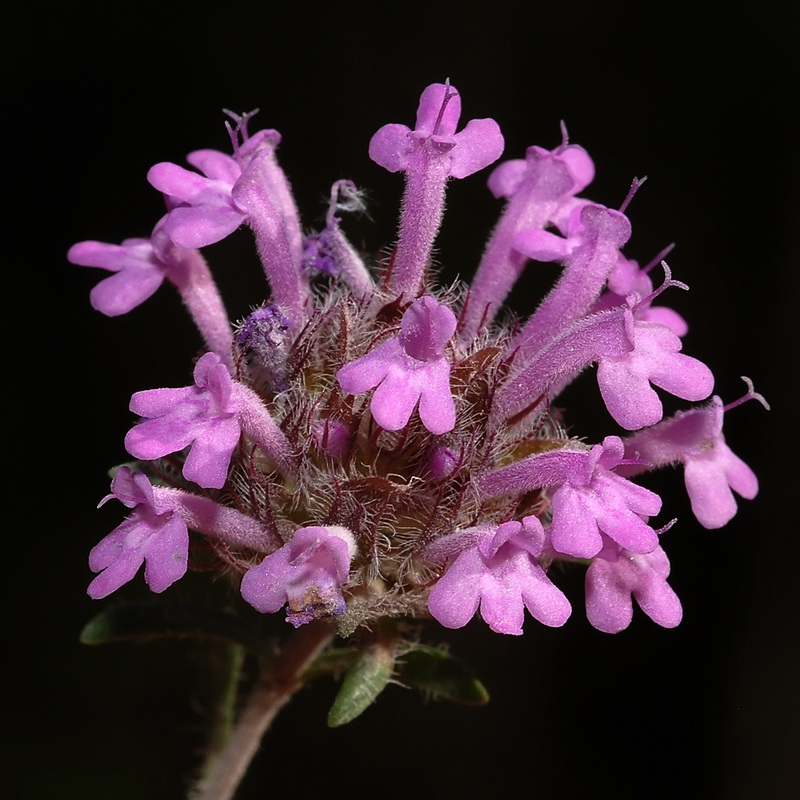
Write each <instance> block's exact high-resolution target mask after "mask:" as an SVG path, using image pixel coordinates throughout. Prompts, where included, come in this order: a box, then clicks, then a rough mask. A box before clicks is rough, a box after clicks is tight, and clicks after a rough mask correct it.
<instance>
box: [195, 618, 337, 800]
mask: <svg viewBox="0 0 800 800" xmlns="http://www.w3.org/2000/svg"><path fill="white" fill-rule="evenodd" d="M334 634H335V630H334V628H333V627H332V626H330V625H329V624H328V623H327V621H323V620H318V621H316V622H312V623H309V624H308V625H304V626H303V627H302V628H300V629H299V630H297V631H296V632H295V633H294V634H293V635H292V636H291V638H290V639H289V641H288V642H287V644H286V646H285V647H284V648H283V650H282V651H281V653H280V655H279V656H278V658H277V659H276V660H275V662H274V664H273V668H272V669H271V670H270V671H269V672H263V673H262V674H261V675H260V676H259V678H258V680H257V682H256V685H255V686H254V687H253V689H252V691H251V693H250V696H249V697H248V699H247V702H246V704H245V706H244V708H243V709H242V713H241V715H240V717H239V720H238V721H237V723H236V725H235V727H234V729H233V732H232V734H231V736H230V737H229V739H228V743H227V745H226V746H225V748H224V749H223V750H222V752H221V753H220V754H219V756H218V757H217V759H216V760H215V761H214V762H213V764H211V767H210V769H209V771H208V774H207V775H206V776H205V777H204V778H203V779H202V780H201V781H200V784H199V785H198V786H197V787H196V789H195V791H194V793H193V794H192V795H191V797H192V798H193V800H231V798H232V797H233V796H234V793H235V792H236V789H237V788H238V786H239V784H240V783H241V781H242V778H243V777H244V774H245V772H246V771H247V767H248V766H249V764H250V762H251V761H252V759H253V756H255V754H256V752H257V751H258V747H259V745H260V743H261V738H262V736H263V735H264V733H266V731H267V729H268V728H269V726H270V724H271V723H272V720H273V719H275V716H276V715H277V714H278V712H279V711H280V710H281V708H283V706H284V705H286V703H288V702H289V700H290V699H291V697H292V695H293V694H294V693H295V692H296V691H297V690H298V689H299V688H300V687H301V686H302V675H303V673H304V672H305V671H306V669H308V667H309V666H310V665H311V664H312V662H313V661H314V659H315V658H316V657H317V656H318V655H319V653H320V652H321V651H322V650H323V649H324V648H325V647H326V646H327V645H328V643H329V642H330V641H331V639H333V637H334Z"/></svg>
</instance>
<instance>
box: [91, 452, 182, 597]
mask: <svg viewBox="0 0 800 800" xmlns="http://www.w3.org/2000/svg"><path fill="white" fill-rule="evenodd" d="M111 498H116V499H117V500H119V501H120V502H121V503H123V504H124V505H126V506H127V507H128V508H132V509H133V513H132V514H131V515H130V516H129V517H128V518H127V519H126V520H125V521H124V522H123V523H122V524H121V525H118V526H117V527H116V528H115V529H114V530H113V531H112V532H111V533H110V534H109V535H108V536H106V537H105V539H103V540H102V541H100V542H99V543H98V544H97V545H95V547H94V548H93V549H92V551H91V553H89V567H90V569H91V570H92V572H99V573H100V574H99V575H98V576H97V577H96V578H95V579H94V580H93V581H92V582H91V583H90V584H89V589H88V593H89V597H91V598H92V599H93V600H99V599H101V598H103V597H106V596H107V595H109V594H111V593H112V592H114V591H116V590H117V589H119V587H120V586H122V585H123V584H125V583H127V582H128V581H130V580H131V579H132V578H133V577H134V575H136V573H137V572H138V571H139V567H141V566H142V564H143V563H144V564H145V572H144V579H145V581H147V585H148V586H149V587H150V588H151V589H152V590H153V591H154V592H163V591H164V590H165V589H166V588H168V587H169V586H171V585H172V584H173V583H174V582H175V581H177V580H178V579H179V578H182V577H183V575H184V574H185V572H186V565H187V562H188V558H189V531H188V529H187V527H186V523H185V522H184V521H183V518H182V517H181V516H180V514H178V513H176V512H175V511H174V510H173V509H171V508H170V507H169V506H168V505H167V506H165V504H164V503H159V502H157V501H156V499H155V497H154V495H153V487H152V486H151V485H150V481H149V480H148V479H147V476H146V475H144V474H143V473H141V472H136V473H132V472H131V470H130V469H129V468H128V467H120V468H119V469H118V470H117V473H116V474H115V475H114V480H113V481H112V482H111V494H109V495H108V496H107V497H105V498H103V500H102V501H101V503H100V505H103V503H106V502H107V501H108V500H110V499H111Z"/></svg>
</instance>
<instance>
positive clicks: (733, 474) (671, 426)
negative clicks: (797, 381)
mask: <svg viewBox="0 0 800 800" xmlns="http://www.w3.org/2000/svg"><path fill="white" fill-rule="evenodd" d="M742 380H743V381H744V382H745V383H746V384H747V393H746V394H745V395H744V396H743V397H741V398H739V399H738V400H735V401H734V402H732V403H729V404H728V405H723V404H722V400H720V398H719V397H716V396H715V397H712V398H711V403H710V404H708V405H706V406H703V407H701V408H693V409H691V410H690V411H679V412H678V413H677V414H675V416H673V417H671V418H670V419H666V420H664V421H663V422H661V423H659V424H658V425H655V426H654V427H652V428H648V429H647V430H644V431H641V432H639V433H636V434H634V435H633V436H631V437H630V438H628V439H626V441H625V452H626V454H627V455H628V456H629V457H635V458H638V459H641V461H642V462H643V464H644V465H645V466H641V465H639V466H637V465H633V466H629V467H626V468H625V470H626V474H630V475H635V474H637V473H639V472H643V471H644V470H645V469H654V468H657V467H662V466H667V465H669V464H676V463H682V464H683V475H684V480H685V482H686V491H687V493H688V494H689V499H690V500H691V503H692V511H693V512H694V515H695V517H697V520H698V522H699V523H700V524H701V525H702V526H703V527H705V528H721V527H723V525H727V524H728V522H730V521H731V519H733V517H734V516H735V514H736V499H735V498H734V496H733V493H734V492H736V493H737V494H738V495H740V496H741V497H744V498H746V499H747V500H752V499H753V498H754V497H755V496H756V495H757V494H758V478H757V477H756V475H755V473H754V472H753V470H752V469H750V467H748V466H747V464H745V463H744V461H742V459H741V458H739V456H737V455H736V454H735V453H734V452H733V451H732V450H731V449H730V447H728V445H727V444H726V443H725V437H724V435H723V433H722V423H723V417H724V416H725V412H726V411H730V410H731V409H733V408H736V407H737V406H739V405H741V404H742V403H744V402H746V401H748V400H757V401H758V402H759V403H761V404H762V405H763V406H764V408H767V409H769V404H768V403H767V401H766V400H765V399H764V398H763V397H762V396H761V395H760V394H759V393H758V392H756V391H754V389H753V383H752V381H751V380H750V379H749V378H745V377H743V378H742Z"/></svg>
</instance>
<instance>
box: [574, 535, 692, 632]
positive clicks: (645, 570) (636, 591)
mask: <svg viewBox="0 0 800 800" xmlns="http://www.w3.org/2000/svg"><path fill="white" fill-rule="evenodd" d="M668 576H669V560H668V559H667V555H666V553H665V552H664V551H663V550H662V549H661V547H656V548H655V550H653V552H652V553H647V554H641V553H631V552H630V551H628V550H625V549H622V548H620V547H617V546H615V545H614V544H612V543H610V542H609V543H608V544H607V546H606V547H604V548H603V550H602V551H601V552H600V553H598V555H597V556H596V557H595V558H594V559H593V561H592V563H591V565H590V566H589V569H588V570H587V572H586V613H587V616H588V617H589V622H591V624H592V625H593V626H594V627H595V628H597V630H599V631H603V632H604V633H619V631H621V630H624V629H625V628H627V627H628V625H630V623H631V619H632V618H633V601H632V597H635V598H636V602H637V603H638V604H639V607H640V608H641V609H642V611H644V613H645V614H647V616H648V617H650V619H652V620H653V622H655V623H656V624H658V625H661V626H662V627H664V628H674V627H675V626H676V625H678V624H679V623H680V621H681V618H682V616H683V611H682V609H681V603H680V600H679V599H678V596H677V595H676V594H675V592H674V591H673V590H672V588H671V587H670V586H669V585H668V584H667V577H668Z"/></svg>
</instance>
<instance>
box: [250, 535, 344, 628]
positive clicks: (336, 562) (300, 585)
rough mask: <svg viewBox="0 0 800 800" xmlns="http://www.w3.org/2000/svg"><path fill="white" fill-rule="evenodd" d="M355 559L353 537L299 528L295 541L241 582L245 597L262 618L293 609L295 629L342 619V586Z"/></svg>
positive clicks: (288, 614)
mask: <svg viewBox="0 0 800 800" xmlns="http://www.w3.org/2000/svg"><path fill="white" fill-rule="evenodd" d="M355 554H356V543H355V539H354V538H353V534H352V533H351V532H350V531H349V530H347V528H342V527H339V526H335V525H327V526H325V527H314V526H312V527H308V528H298V529H297V530H296V531H295V532H294V535H293V536H292V538H291V540H290V541H289V542H288V543H287V544H285V545H284V546H283V547H281V548H280V549H279V550H276V551H275V552H274V553H271V554H270V555H268V556H267V557H266V558H265V559H264V560H263V561H262V562H261V563H260V564H259V565H258V566H255V567H253V568H252V569H250V570H248V572H247V573H245V576H244V577H243V578H242V585H241V592H242V597H244V599H245V600H246V601H247V602H248V603H250V605H252V606H253V607H254V608H255V609H257V610H258V611H260V612H261V613H262V614H274V613H275V612H276V611H280V609H281V608H282V607H283V606H284V605H288V608H287V612H286V621H287V622H290V623H291V624H292V625H294V627H295V628H298V627H300V626H301V625H304V624H305V623H307V622H311V621H312V620H314V619H319V618H321V617H331V616H336V615H338V614H342V613H343V612H344V610H345V601H344V598H343V597H342V586H344V585H345V584H346V583H347V576H348V574H349V572H350V562H351V561H352V560H353V556H355Z"/></svg>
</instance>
